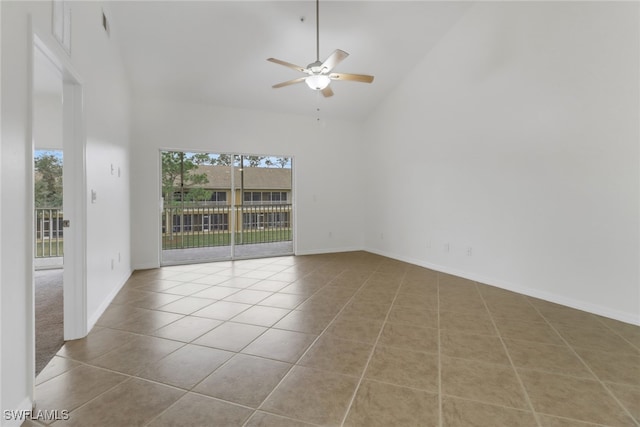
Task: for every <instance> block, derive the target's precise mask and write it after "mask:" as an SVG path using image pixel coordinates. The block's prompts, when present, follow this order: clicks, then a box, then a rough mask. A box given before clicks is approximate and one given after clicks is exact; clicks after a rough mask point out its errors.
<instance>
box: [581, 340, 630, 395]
mask: <svg viewBox="0 0 640 427" xmlns="http://www.w3.org/2000/svg"><path fill="white" fill-rule="evenodd" d="M577 352H578V354H579V355H580V357H582V359H583V360H584V361H585V363H586V364H587V365H588V366H589V367H590V368H591V370H593V372H594V373H595V374H596V375H597V376H598V378H600V379H601V380H602V381H609V382H614V383H621V384H629V385H635V386H640V354H637V355H636V354H631V353H616V352H614V351H599V350H589V349H583V348H578V349H577Z"/></svg>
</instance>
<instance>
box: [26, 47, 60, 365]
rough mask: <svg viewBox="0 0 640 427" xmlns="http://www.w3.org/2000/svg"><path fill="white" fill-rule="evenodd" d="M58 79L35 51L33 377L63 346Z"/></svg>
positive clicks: (55, 73) (44, 57)
mask: <svg viewBox="0 0 640 427" xmlns="http://www.w3.org/2000/svg"><path fill="white" fill-rule="evenodd" d="M62 95H63V80H62V74H61V73H60V70H59V69H57V68H56V67H55V66H54V65H53V64H52V63H51V61H49V59H48V58H47V57H46V56H45V54H44V53H43V52H42V51H41V50H40V49H34V63H33V122H32V139H33V146H34V152H33V154H34V155H33V169H34V177H33V183H34V189H33V192H34V213H33V214H34V224H33V227H34V231H33V233H34V242H33V246H34V251H33V257H34V262H33V264H34V270H35V271H34V311H35V332H36V336H35V374H36V376H37V375H38V374H39V373H40V371H42V369H43V368H44V367H45V366H46V365H47V363H49V361H50V360H51V359H52V358H53V356H54V355H55V354H56V353H57V352H58V350H59V349H60V347H62V345H63V344H64V302H63V301H64V297H63V288H64V278H63V276H64V273H63V267H64V263H63V259H64V258H63V256H64V232H63V168H64V166H63V165H64V163H63V159H64V156H63V148H64V147H63V135H62V127H63V110H62V97H63V96H62Z"/></svg>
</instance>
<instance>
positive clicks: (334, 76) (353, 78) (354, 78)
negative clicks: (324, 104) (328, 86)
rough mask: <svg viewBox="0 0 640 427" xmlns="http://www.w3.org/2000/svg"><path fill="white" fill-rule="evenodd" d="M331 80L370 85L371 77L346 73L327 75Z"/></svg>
mask: <svg viewBox="0 0 640 427" xmlns="http://www.w3.org/2000/svg"><path fill="white" fill-rule="evenodd" d="M329 77H330V78H331V80H350V81H352V82H362V83H371V82H372V81H373V76H368V75H366V74H348V73H331V74H329Z"/></svg>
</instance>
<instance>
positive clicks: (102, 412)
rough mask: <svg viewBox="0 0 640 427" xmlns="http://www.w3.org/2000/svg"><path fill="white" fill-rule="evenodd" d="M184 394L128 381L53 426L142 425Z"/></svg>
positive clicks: (174, 390)
mask: <svg viewBox="0 0 640 427" xmlns="http://www.w3.org/2000/svg"><path fill="white" fill-rule="evenodd" d="M183 394H184V391H182V390H178V389H176V388H172V387H168V386H165V385H161V384H156V383H152V382H149V381H145V380H141V379H137V378H131V379H129V380H127V381H125V382H124V383H122V384H120V385H118V386H116V387H115V388H112V389H111V390H109V391H108V392H106V393H104V394H102V395H100V396H99V397H97V398H96V399H94V400H92V401H91V402H90V403H88V404H86V405H84V406H82V407H81V408H79V409H77V410H76V411H73V412H71V413H70V414H69V416H70V418H69V420H67V421H59V422H56V424H55V425H56V426H66V427H70V426H78V427H86V426H91V427H113V426H127V427H135V426H143V425H145V424H146V423H148V422H149V421H151V419H153V418H154V417H156V416H157V415H158V414H160V413H161V412H162V411H164V410H165V409H167V408H168V407H169V406H171V405H172V404H173V403H174V402H175V401H177V400H178V399H179V398H180V397H181V396H182V395H183Z"/></svg>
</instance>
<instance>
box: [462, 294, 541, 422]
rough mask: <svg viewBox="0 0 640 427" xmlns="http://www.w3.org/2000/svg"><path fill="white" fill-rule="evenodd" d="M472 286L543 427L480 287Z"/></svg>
mask: <svg viewBox="0 0 640 427" xmlns="http://www.w3.org/2000/svg"><path fill="white" fill-rule="evenodd" d="M473 284H474V287H475V289H476V292H478V295H480V299H481V300H482V304H483V305H484V308H485V310H487V313H489V319H491V324H492V325H493V328H494V329H495V331H496V332H497V334H498V339H499V340H500V343H501V344H502V348H503V350H504V352H505V353H506V354H507V358H508V359H509V364H510V365H511V369H513V372H514V374H515V376H516V379H517V380H518V384H519V385H520V389H521V390H522V392H523V394H524V398H525V401H526V402H527V405H528V406H529V409H530V410H531V413H532V415H533V418H534V419H535V421H536V423H537V424H538V426H539V427H543V426H542V422H541V421H540V416H539V414H538V413H537V412H536V410H535V408H534V407H533V402H531V398H530V397H529V393H528V392H527V389H526V387H525V386H524V382H523V381H522V378H520V374H519V373H518V369H517V368H516V365H515V363H513V359H512V358H511V354H510V353H509V349H508V348H507V345H506V344H505V343H504V340H503V339H502V334H501V333H500V329H498V326H497V325H496V321H495V319H494V318H493V313H492V312H491V310H489V306H488V305H487V301H486V300H485V298H484V295H482V292H480V286H479V285H478V282H473Z"/></svg>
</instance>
